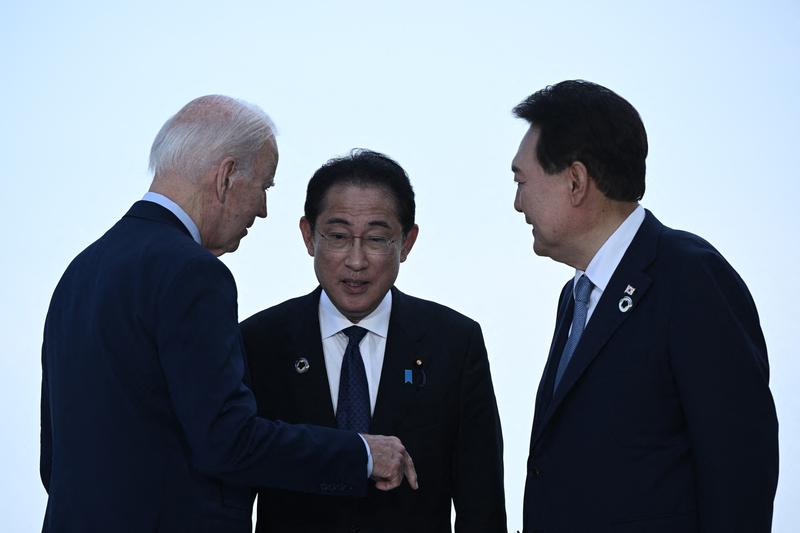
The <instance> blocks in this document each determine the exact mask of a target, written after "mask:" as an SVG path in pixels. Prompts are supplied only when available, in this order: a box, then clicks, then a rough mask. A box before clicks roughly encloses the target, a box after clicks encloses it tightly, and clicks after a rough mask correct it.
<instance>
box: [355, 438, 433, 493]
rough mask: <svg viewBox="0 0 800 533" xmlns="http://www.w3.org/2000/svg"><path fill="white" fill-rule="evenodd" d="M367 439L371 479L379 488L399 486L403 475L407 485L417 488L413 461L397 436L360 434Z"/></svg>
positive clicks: (386, 488)
mask: <svg viewBox="0 0 800 533" xmlns="http://www.w3.org/2000/svg"><path fill="white" fill-rule="evenodd" d="M361 436H362V437H364V440H366V441H367V445H368V446H369V451H370V453H372V479H374V480H375V486H376V487H377V488H379V489H380V490H392V489H394V488H397V487H399V486H400V484H401V483H402V482H403V477H405V478H406V479H407V480H408V484H409V486H411V488H412V489H414V490H417V489H418V488H419V483H417V471H416V470H415V469H414V461H412V460H411V456H410V455H408V452H407V451H406V448H405V446H403V443H402V442H400V439H398V438H397V437H384V436H383V435H361Z"/></svg>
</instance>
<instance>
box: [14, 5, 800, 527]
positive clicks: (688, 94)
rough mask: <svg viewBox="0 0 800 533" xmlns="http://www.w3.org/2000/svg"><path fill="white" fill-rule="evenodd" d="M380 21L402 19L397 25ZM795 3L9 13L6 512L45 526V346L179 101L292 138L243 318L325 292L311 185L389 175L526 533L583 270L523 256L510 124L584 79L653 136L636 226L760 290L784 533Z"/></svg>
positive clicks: (253, 263)
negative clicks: (393, 163) (577, 275)
mask: <svg viewBox="0 0 800 533" xmlns="http://www.w3.org/2000/svg"><path fill="white" fill-rule="evenodd" d="M390 4H391V5H390ZM799 22H800V4H798V3H797V2H796V1H770V0H766V1H763V0H762V1H759V2H755V1H750V2H748V1H740V2H731V1H712V2H702V1H685V0H677V1H676V0H673V1H672V2H634V1H630V2H624V1H612V2H602V1H585V2H567V1H564V2H541V1H519V2H511V1H501V0H495V1H492V2H488V1H486V2H481V3H477V2H475V3H469V2H463V3H454V2H453V3H451V2H433V1H432V0H428V1H416V0H405V1H403V2H391V3H389V2H386V3H382V2H378V1H377V0H373V1H364V2H356V1H347V2H322V1H319V2H309V1H295V2H289V1H286V0H283V1H275V2H272V1H261V2H252V3H240V2H235V1H228V2H221V1H219V2H199V1H196V0H194V1H191V2H189V1H185V2H166V1H161V2H152V1H150V0H147V1H137V2H128V3H125V2H84V1H75V2H69V3H67V2H38V1H30V0H28V1H23V0H10V1H9V0H3V1H2V4H0V94H1V95H2V98H1V99H0V102H2V104H1V105H2V115H0V116H2V125H1V126H0V155H2V158H0V163H2V171H3V175H4V176H5V178H4V179H5V184H6V185H5V186H3V187H2V198H3V209H2V210H0V217H1V218H0V222H1V224H0V231H2V245H3V252H2V254H3V255H2V261H1V262H0V280H2V282H3V283H2V291H1V292H0V295H2V297H0V302H2V308H1V309H2V311H1V312H0V338H2V339H3V344H4V347H3V349H2V355H1V356H0V395H2V396H0V409H2V418H0V420H2V427H3V429H2V437H1V438H0V461H2V462H1V463H0V472H2V474H0V480H2V481H0V516H2V517H3V522H4V523H3V525H2V529H3V531H9V532H16V531H20V532H22V531H36V530H38V529H40V528H41V520H42V514H43V510H44V505H45V501H46V500H45V493H44V490H43V489H42V487H41V485H40V483H39V480H38V438H39V384H40V378H41V371H40V354H39V349H40V343H41V331H42V325H43V321H44V316H45V313H46V309H47V304H48V302H49V298H50V295H51V293H52V290H53V288H54V286H55V284H56V282H57V280H58V278H59V276H60V275H61V273H62V272H63V270H64V268H65V267H66V265H67V264H68V262H69V261H70V259H71V258H72V257H73V256H74V255H75V254H76V253H78V252H79V251H80V250H81V249H83V248H84V247H85V246H86V245H88V244H89V243H90V242H92V241H93V240H94V239H96V238H97V237H98V236H99V235H100V234H101V233H102V232H104V231H105V230H106V229H107V228H108V227H110V226H111V225H112V224H113V223H114V222H115V221H116V220H118V219H119V217H120V216H121V215H122V214H123V213H124V212H125V211H126V210H127V208H128V207H129V206H130V204H132V203H133V202H134V201H135V200H137V199H139V198H140V197H141V196H142V194H143V193H144V192H145V190H146V189H147V187H148V185H149V181H150V176H149V175H148V173H147V168H146V167H147V155H148V151H149V147H150V143H151V142H152V139H153V137H154V136H155V134H156V132H157V131H158V129H159V128H160V127H161V125H162V124H163V122H164V121H165V120H166V119H167V118H168V117H169V116H170V115H171V114H173V113H174V112H176V111H177V110H178V109H179V108H180V107H181V106H182V105H183V104H185V103H186V102H187V101H189V100H190V99H192V98H194V97H196V96H199V95H203V94H208V93H223V94H228V95H231V96H236V97H239V98H243V99H246V100H249V101H252V102H254V103H257V104H259V105H260V106H262V107H263V108H264V109H265V110H266V111H267V112H268V113H270V114H271V116H272V117H273V119H274V120H275V122H276V123H277V125H278V128H279V131H280V135H279V137H278V144H279V147H280V152H281V162H280V165H279V167H278V175H277V187H276V188H275V189H273V190H271V191H270V193H269V218H268V219H267V220H266V221H259V222H258V223H257V224H256V226H254V228H253V230H252V231H251V234H250V236H249V237H247V239H246V240H245V241H244V242H243V244H242V247H241V248H240V250H239V252H237V253H236V254H234V255H232V256H226V257H225V258H224V260H225V262H226V263H227V264H228V265H229V266H230V268H231V269H232V270H233V272H234V275H235V276H236V279H237V282H238V285H239V292H240V301H239V303H240V317H241V318H245V317H247V316H249V315H251V314H252V313H254V312H256V311H258V310H260V309H262V308H264V307H267V306H270V305H273V304H275V303H278V302H280V301H282V300H284V299H286V298H289V297H293V296H297V295H299V294H304V293H306V292H308V291H310V290H311V289H312V288H313V287H314V286H315V278H314V274H313V269H312V264H311V259H310V258H309V257H308V256H307V255H306V252H305V249H304V247H303V245H302V242H301V239H300V234H299V231H298V229H297V221H298V219H299V217H300V215H301V212H302V204H303V199H304V192H305V185H306V183H307V180H308V178H309V177H310V176H311V174H312V173H313V171H314V170H315V169H316V168H317V167H319V166H320V165H321V164H322V163H323V162H325V161H326V160H327V159H328V158H330V157H332V156H335V155H341V154H343V153H345V152H346V151H348V150H349V149H350V148H352V147H356V146H360V147H368V148H372V149H375V150H379V151H382V152H385V153H387V154H389V155H390V156H392V157H394V158H395V159H396V160H397V161H398V162H399V163H400V164H401V165H403V166H404V167H405V168H406V170H407V171H408V173H409V175H410V176H411V180H412V183H413V185H414V188H415V190H416V193H417V202H418V212H417V222H418V223H419V225H420V236H419V239H418V241H417V245H416V247H415V248H414V250H413V252H412V253H411V255H410V257H409V259H408V261H407V262H406V263H405V264H404V265H403V266H402V268H401V273H400V278H399V279H398V282H397V284H398V286H399V287H400V288H401V289H402V290H404V291H406V292H408V293H410V294H414V295H417V296H421V297H424V298H427V299H432V300H436V301H439V302H441V303H444V304H446V305H449V306H450V307H453V308H455V309H457V310H459V311H462V312H463V313H465V314H467V315H469V316H471V317H473V318H475V319H476V320H478V321H479V322H480V323H481V324H482V326H483V329H484V334H485V337H486V344H487V347H488V349H489V354H490V359H491V364H492V372H493V376H494V383H495V389H496V392H497V398H498V403H499V409H500V415H501V417H502V421H503V429H504V437H505V471H506V497H507V508H508V517H509V518H508V524H509V527H510V529H512V530H516V529H518V528H521V525H522V512H521V506H522V493H523V483H524V476H525V460H526V456H527V449H528V439H529V431H530V424H531V419H532V414H533V401H534V395H535V391H536V386H537V384H538V381H539V377H540V375H541V371H542V368H543V366H544V361H545V356H546V352H547V348H548V346H549V343H550V337H551V335H552V330H553V325H554V315H555V305H556V300H557V296H558V292H559V290H560V288H561V286H562V284H563V282H564V281H566V280H567V279H568V278H569V277H570V276H571V274H572V272H571V271H570V269H569V268H567V267H565V266H563V265H560V264H557V263H555V262H553V261H551V260H549V259H544V258H539V257H536V256H534V255H533V253H532V250H531V235H530V228H529V226H527V225H525V223H524V220H523V217H522V216H521V215H520V214H518V213H516V212H515V211H514V210H513V208H512V201H513V195H514V190H515V188H514V185H513V183H512V174H511V172H510V169H509V168H510V164H511V159H512V157H513V155H514V153H515V151H516V149H517V145H518V143H519V140H520V139H521V137H522V135H523V133H524V131H525V129H526V124H525V123H524V122H523V121H520V120H517V119H514V118H513V117H512V115H511V112H510V110H511V108H512V107H513V106H514V105H515V104H517V103H518V102H519V101H520V100H522V99H523V98H524V97H525V96H527V95H529V94H530V93H532V92H534V91H535V90H538V89H540V88H542V87H544V86H545V85H547V84H551V83H555V82H558V81H561V80H563V79H569V78H585V79H589V80H592V81H595V82H598V83H601V84H603V85H606V86H607V87H609V88H611V89H613V90H614V91H616V92H618V93H619V94H621V95H622V96H624V97H625V98H627V99H628V100H630V102H631V103H633V105H634V106H635V107H636V108H637V109H638V110H639V112H640V113H641V115H642V118H643V120H644V122H645V125H646V127H647V130H648V134H649V140H650V157H649V158H648V173H647V176H648V180H647V193H646V195H645V198H644V201H643V204H644V205H645V207H648V208H649V209H651V210H652V211H653V212H654V213H655V214H656V216H657V217H659V218H660V219H661V221H662V222H664V223H665V224H667V225H669V226H672V227H675V228H680V229H687V230H690V231H693V232H695V233H698V234H700V235H702V236H703V237H705V238H706V239H708V240H709V241H711V242H712V243H713V244H715V246H717V248H718V249H719V250H720V251H721V252H722V253H723V254H724V255H725V256H726V257H727V259H728V260H729V261H730V262H731V263H732V264H733V265H734V267H735V268H736V269H737V270H738V272H739V273H740V274H741V275H742V277H743V278H744V279H745V281H746V282H747V283H748V285H749V287H750V290H751V291H752V293H753V297H754V298H755V301H756V303H757V305H758V307H759V310H760V313H761V320H762V326H763V329H764V333H765V335H766V338H767V342H768V345H769V349H770V354H769V355H770V362H771V367H772V378H771V385H772V391H773V394H774V396H775V402H776V404H777V408H778V415H779V419H780V423H781V429H780V438H781V477H780V484H779V488H778V496H777V499H776V502H775V520H774V531H776V532H781V533H789V532H790V531H794V530H795V528H796V527H797V524H798V523H800V509H798V506H797V505H796V502H797V500H798V494H800V462H798V460H797V458H798V454H800V420H799V419H798V416H797V412H798V408H800V392H798V389H800V383H798V374H799V372H798V370H799V369H800V363H798V351H797V349H795V348H792V346H795V345H796V344H797V343H796V340H795V341H793V340H792V339H796V338H797V329H796V326H794V321H795V319H796V318H797V316H798V312H797V307H798V301H799V300H800V291H799V290H798V283H797V275H796V269H797V264H798V259H799V258H800V257H798V238H797V233H798V230H800V224H799V220H798V208H797V197H798V192H800V187H799V186H798V179H800V176H798V170H797V162H796V160H797V153H798V145H799V144H800V143H799V142H798V141H800V135H798V123H799V122H800V103H798V94H800V68H799V67H800V59H798V57H800V54H799V52H800V31H799V30H798V28H800V24H798V23H799Z"/></svg>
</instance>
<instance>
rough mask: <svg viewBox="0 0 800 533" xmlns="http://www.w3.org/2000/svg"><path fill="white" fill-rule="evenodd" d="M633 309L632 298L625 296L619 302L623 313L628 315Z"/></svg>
mask: <svg viewBox="0 0 800 533" xmlns="http://www.w3.org/2000/svg"><path fill="white" fill-rule="evenodd" d="M631 307H633V300H631V297H630V296H623V297H622V298H621V299H620V301H619V310H620V311H622V312H623V313H627V312H628V311H630V310H631Z"/></svg>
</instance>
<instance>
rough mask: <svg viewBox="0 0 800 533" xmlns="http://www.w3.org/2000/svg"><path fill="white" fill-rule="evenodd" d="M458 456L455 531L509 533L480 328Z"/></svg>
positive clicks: (472, 345) (464, 387)
mask: <svg viewBox="0 0 800 533" xmlns="http://www.w3.org/2000/svg"><path fill="white" fill-rule="evenodd" d="M469 335H470V338H469V344H468V347H467V354H466V360H465V364H464V369H463V374H462V377H461V387H460V391H459V396H460V405H459V421H458V434H457V437H456V439H457V440H456V444H455V453H454V456H453V476H454V479H453V503H454V506H455V510H456V523H455V531H456V533H471V532H475V533H500V532H502V533H505V532H506V531H507V526H506V509H505V495H504V490H503V435H502V430H501V428H500V416H499V414H498V412H497V402H496V400H495V396H494V388H493V387H492V376H491V373H490V372H489V359H488V357H487V355H486V346H485V345H484V341H483V335H482V333H481V329H480V326H479V325H478V324H477V323H475V324H474V327H473V328H472V330H471V331H470V333H469Z"/></svg>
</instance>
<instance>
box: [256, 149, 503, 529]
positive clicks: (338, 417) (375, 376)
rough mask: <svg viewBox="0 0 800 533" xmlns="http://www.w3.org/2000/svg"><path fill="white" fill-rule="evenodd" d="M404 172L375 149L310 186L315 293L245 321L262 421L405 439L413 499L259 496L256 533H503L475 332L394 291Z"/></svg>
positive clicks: (405, 229) (485, 378) (497, 457)
mask: <svg viewBox="0 0 800 533" xmlns="http://www.w3.org/2000/svg"><path fill="white" fill-rule="evenodd" d="M414 209H415V206H414V192H413V190H412V188H411V184H410V182H409V180H408V176H407V175H406V173H405V171H404V170H403V169H402V168H401V167H400V165H398V164H397V163H395V162H394V161H392V160H391V159H390V158H388V157H386V156H384V155H382V154H379V153H376V152H371V151H368V150H355V151H353V152H352V153H351V154H350V155H348V156H346V157H342V158H338V159H333V160H331V161H329V162H328V163H326V164H325V165H323V166H322V168H320V169H319V170H317V172H316V173H315V174H314V176H313V177H312V178H311V181H310V182H309V184H308V191H307V195H306V203H305V216H303V217H302V218H301V219H300V231H301V233H302V236H303V241H304V242H305V245H306V248H307V249H308V253H309V255H311V256H312V257H313V258H314V270H315V272H316V275H317V279H318V281H319V284H320V286H319V287H318V288H317V289H316V290H314V291H313V292H312V293H311V294H308V295H306V296H301V297H299V298H295V299H292V300H289V301H287V302H284V303H282V304H279V305H277V306H275V307H272V308H270V309H267V310H265V311H262V312H260V313H258V314H256V315H254V316H253V317H251V318H249V319H247V320H246V321H244V322H243V323H242V325H241V328H242V335H243V338H244V343H245V350H246V353H247V358H248V363H249V367H250V370H251V375H252V384H253V391H254V392H255V395H256V400H257V402H258V408H259V412H260V414H261V415H262V416H268V417H273V418H275V419H280V420H285V421H287V422H302V423H312V424H318V425H323V426H332V427H339V428H351V429H356V430H357V431H362V432H390V433H391V434H393V435H397V436H398V437H399V438H400V439H401V440H402V441H403V443H404V444H405V445H406V447H407V449H408V451H409V453H410V454H411V455H412V456H413V457H414V462H415V466H416V468H417V471H418V472H419V474H420V487H419V490H418V491H416V492H412V491H410V490H405V488H400V489H398V490H397V491H394V492H392V493H380V492H378V491H375V490H370V491H369V492H368V494H367V497H366V498H365V499H356V498H349V499H344V500H343V499H341V498H336V499H333V498H326V497H319V496H314V497H310V496H306V495H301V494H298V493H296V492H289V491H276V490H263V491H261V492H260V493H259V505H258V519H257V524H256V529H257V531H264V532H271V533H278V532H285V533H303V532H308V533H311V532H314V533H317V532H322V531H324V532H326V533H336V532H342V533H343V532H350V531H362V532H409V531H414V532H417V533H426V532H431V533H433V532H436V533H439V532H450V531H451V501H452V503H453V504H454V505H455V510H456V531H457V532H458V533H467V532H475V533H478V532H480V533H494V532H505V531H506V515H505V504H504V495H503V467H502V464H503V463H502V460H503V459H502V436H501V432H500V420H499V418H498V414H497V406H496V402H495V397H494V391H493V388H492V381H491V375H490V373H489V361H488V359H487V355H486V348H485V346H484V343H483V336H482V334H481V329H480V326H479V325H478V324H477V323H476V322H474V321H473V320H470V319H469V318H467V317H465V316H463V315H461V314H459V313H457V312H455V311H453V310H451V309H448V308H446V307H444V306H441V305H439V304H436V303H433V302H428V301H425V300H420V299H418V298H414V297H411V296H408V295H406V294H403V293H402V292H400V291H399V290H397V289H396V288H395V287H394V282H395V279H396V278H397V274H398V272H399V268H400V263H401V262H403V261H405V259H406V257H407V256H408V254H409V252H410V251H411V248H412V247H413V245H414V242H415V240H416V238H417V233H418V231H419V230H418V227H417V225H416V224H415V223H414Z"/></svg>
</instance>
